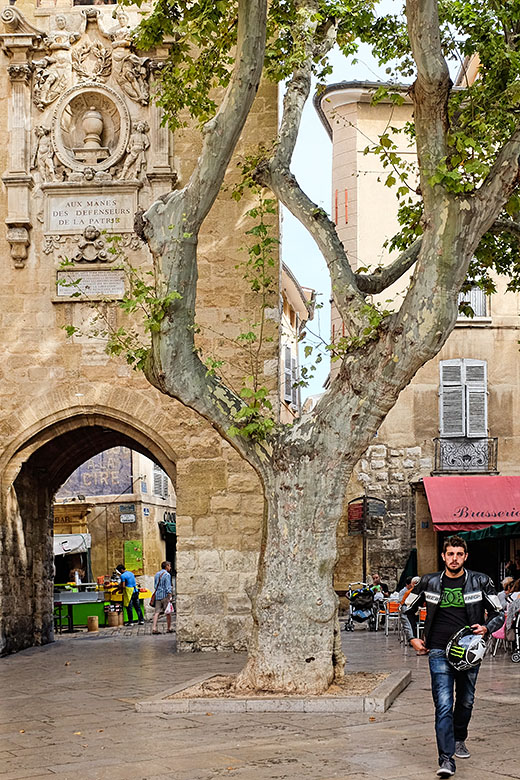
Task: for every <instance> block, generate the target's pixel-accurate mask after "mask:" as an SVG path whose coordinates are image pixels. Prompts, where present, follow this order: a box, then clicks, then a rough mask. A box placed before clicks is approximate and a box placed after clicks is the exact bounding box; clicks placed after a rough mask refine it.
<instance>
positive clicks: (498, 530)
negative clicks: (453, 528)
mask: <svg viewBox="0 0 520 780" xmlns="http://www.w3.org/2000/svg"><path fill="white" fill-rule="evenodd" d="M459 536H462V538H463V539H465V540H466V541H467V542H480V541H481V540H482V539H509V538H510V537H511V536H520V523H498V524H497V525H488V526H487V528H477V529H476V530H475V531H459Z"/></svg>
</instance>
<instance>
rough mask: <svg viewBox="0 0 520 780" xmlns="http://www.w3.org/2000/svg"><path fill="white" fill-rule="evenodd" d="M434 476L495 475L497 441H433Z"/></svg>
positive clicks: (493, 439) (490, 439) (465, 439)
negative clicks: (448, 474) (447, 474)
mask: <svg viewBox="0 0 520 780" xmlns="http://www.w3.org/2000/svg"><path fill="white" fill-rule="evenodd" d="M433 441H434V443H435V467H434V473H435V474H446V473H450V474H496V473H497V454H498V439H497V438H487V439H468V438H459V439H451V438H450V439H434V440H433Z"/></svg>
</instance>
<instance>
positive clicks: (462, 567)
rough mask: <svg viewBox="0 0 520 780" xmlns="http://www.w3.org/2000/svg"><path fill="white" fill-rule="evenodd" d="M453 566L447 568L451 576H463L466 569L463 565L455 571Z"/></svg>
mask: <svg viewBox="0 0 520 780" xmlns="http://www.w3.org/2000/svg"><path fill="white" fill-rule="evenodd" d="M453 565H454V564H451V566H447V567H446V568H447V569H448V571H449V572H450V574H461V573H462V571H463V569H464V565H463V564H462V563H461V564H460V566H459V567H458V568H457V569H453V568H452V566H453Z"/></svg>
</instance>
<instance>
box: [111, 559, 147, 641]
mask: <svg viewBox="0 0 520 780" xmlns="http://www.w3.org/2000/svg"><path fill="white" fill-rule="evenodd" d="M116 569H117V570H118V572H119V573H120V574H121V585H120V590H121V592H122V594H123V604H124V606H125V607H126V614H127V616H128V620H127V622H126V623H125V626H132V625H133V623H134V613H133V610H134V609H135V611H136V613H137V620H138V621H139V625H140V626H143V625H144V615H143V610H142V609H141V604H140V602H139V588H138V587H137V580H136V579H135V574H134V573H133V572H131V571H128V569H125V567H124V566H123V564H122V563H120V564H119V566H116Z"/></svg>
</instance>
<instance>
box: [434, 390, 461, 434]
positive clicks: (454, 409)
mask: <svg viewBox="0 0 520 780" xmlns="http://www.w3.org/2000/svg"><path fill="white" fill-rule="evenodd" d="M464 404H465V398H464V387H463V386H462V385H460V386H459V387H454V386H453V387H441V394H440V418H441V420H440V422H441V426H440V428H441V431H440V432H441V436H464V435H465V433H466V426H465V419H464Z"/></svg>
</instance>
